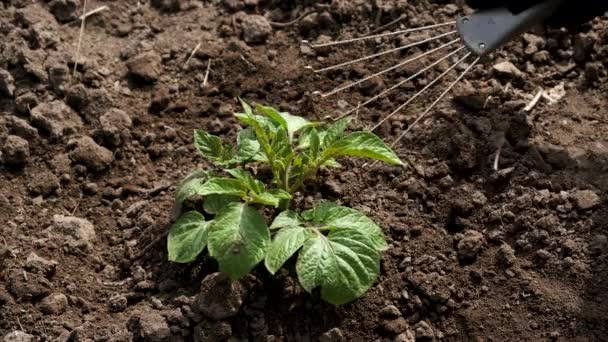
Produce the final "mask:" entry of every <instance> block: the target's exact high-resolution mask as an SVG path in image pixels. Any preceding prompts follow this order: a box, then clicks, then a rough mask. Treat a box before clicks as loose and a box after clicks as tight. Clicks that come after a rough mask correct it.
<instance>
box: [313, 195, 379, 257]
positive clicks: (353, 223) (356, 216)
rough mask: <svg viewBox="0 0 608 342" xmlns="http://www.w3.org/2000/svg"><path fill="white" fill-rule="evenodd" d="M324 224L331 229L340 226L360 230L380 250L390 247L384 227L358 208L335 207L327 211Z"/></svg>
mask: <svg viewBox="0 0 608 342" xmlns="http://www.w3.org/2000/svg"><path fill="white" fill-rule="evenodd" d="M323 224H324V225H326V226H327V227H329V228H330V229H334V228H340V229H354V230H358V231H360V232H361V233H364V234H365V235H366V236H367V237H368V238H369V239H370V241H371V242H372V244H373V246H374V247H375V248H376V249H377V250H378V251H385V250H387V249H388V244H387V243H386V237H385V236H384V232H383V231H382V228H380V227H379V226H378V225H377V224H376V223H375V222H374V221H373V220H372V219H370V218H369V217H367V216H366V215H364V214H363V213H362V212H360V211H358V210H355V209H352V208H348V207H342V206H336V207H333V208H331V209H329V210H328V211H327V212H326V217H325V218H324V220H323Z"/></svg>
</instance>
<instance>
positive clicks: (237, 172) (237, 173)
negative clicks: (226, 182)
mask: <svg viewBox="0 0 608 342" xmlns="http://www.w3.org/2000/svg"><path fill="white" fill-rule="evenodd" d="M226 172H227V173H229V174H230V175H231V176H232V177H234V178H236V179H238V180H239V181H240V182H241V183H243V184H244V185H245V186H246V187H247V188H248V189H249V190H251V191H253V192H255V193H256V194H259V193H262V192H264V189H265V186H264V183H262V182H260V181H259V180H257V179H255V178H253V176H252V175H251V173H249V171H245V170H243V169H230V170H226Z"/></svg>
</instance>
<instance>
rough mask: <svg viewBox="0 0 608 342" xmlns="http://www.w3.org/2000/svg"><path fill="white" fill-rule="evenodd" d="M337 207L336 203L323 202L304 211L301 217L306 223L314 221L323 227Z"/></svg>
mask: <svg viewBox="0 0 608 342" xmlns="http://www.w3.org/2000/svg"><path fill="white" fill-rule="evenodd" d="M337 206H338V205H337V204H336V203H334V202H330V201H323V202H320V203H318V204H317V205H316V206H315V207H314V208H312V209H308V210H305V211H303V212H302V214H301V215H302V218H304V219H305V220H306V221H312V222H314V223H316V224H319V225H321V224H323V223H324V222H325V220H326V219H327V217H329V212H330V210H332V209H333V208H336V207H337Z"/></svg>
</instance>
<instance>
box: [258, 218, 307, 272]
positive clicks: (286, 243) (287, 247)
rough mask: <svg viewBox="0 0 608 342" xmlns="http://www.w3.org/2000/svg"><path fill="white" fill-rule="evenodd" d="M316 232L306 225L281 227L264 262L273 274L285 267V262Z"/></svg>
mask: <svg viewBox="0 0 608 342" xmlns="http://www.w3.org/2000/svg"><path fill="white" fill-rule="evenodd" d="M314 235H315V232H314V231H313V230H312V229H309V228H304V227H298V226H293V227H286V228H284V229H281V230H280V231H279V232H278V233H277V235H276V236H275V237H274V239H273V240H272V243H271V244H270V248H269V249H268V253H266V259H265V260H264V264H265V265H266V269H268V271H269V272H270V273H271V274H273V275H274V274H275V273H277V271H278V270H279V269H280V268H281V267H283V264H285V262H286V261H287V260H289V258H291V257H292V256H293V255H294V254H295V253H296V252H297V251H298V250H299V249H300V248H302V246H303V245H304V243H306V241H308V239H310V238H312V237H313V236H314Z"/></svg>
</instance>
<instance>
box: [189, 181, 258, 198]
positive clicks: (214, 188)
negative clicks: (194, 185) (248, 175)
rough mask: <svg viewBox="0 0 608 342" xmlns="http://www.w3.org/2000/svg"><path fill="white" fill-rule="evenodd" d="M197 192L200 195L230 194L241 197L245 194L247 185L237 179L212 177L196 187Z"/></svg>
mask: <svg viewBox="0 0 608 342" xmlns="http://www.w3.org/2000/svg"><path fill="white" fill-rule="evenodd" d="M197 194H199V195H202V196H208V195H232V196H239V197H241V198H243V197H245V196H247V186H246V184H243V182H242V181H240V180H238V179H232V178H222V177H214V178H210V179H209V180H208V181H206V182H205V184H203V185H202V186H201V187H200V188H198V189H197Z"/></svg>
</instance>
